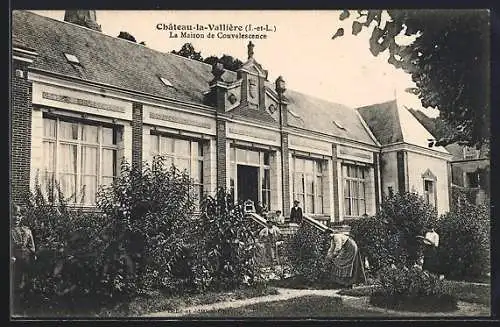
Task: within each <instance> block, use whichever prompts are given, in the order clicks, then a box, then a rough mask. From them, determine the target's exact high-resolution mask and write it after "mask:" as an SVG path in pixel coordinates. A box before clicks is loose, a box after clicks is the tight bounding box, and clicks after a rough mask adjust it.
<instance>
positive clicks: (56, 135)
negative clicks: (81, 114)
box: [41, 118, 121, 205]
mask: <svg viewBox="0 0 500 327" xmlns="http://www.w3.org/2000/svg"><path fill="white" fill-rule="evenodd" d="M43 129H44V131H43V175H42V181H41V182H42V184H44V185H48V184H47V183H52V182H53V181H57V182H58V183H59V185H60V187H61V191H62V192H63V194H64V195H65V196H66V197H69V196H72V199H71V201H72V202H73V203H76V202H78V203H80V201H82V202H83V204H87V205H93V204H95V195H96V192H97V189H98V186H99V185H109V184H111V183H112V182H113V180H114V178H115V177H116V175H117V150H118V147H117V144H118V143H119V142H121V130H120V129H118V128H116V127H112V126H107V125H98V124H95V125H94V124H86V123H82V122H79V121H71V120H63V119H59V118H44V119H43ZM49 195H50V194H49ZM50 196H52V195H50Z"/></svg>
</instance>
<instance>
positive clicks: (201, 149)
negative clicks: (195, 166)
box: [196, 142, 203, 157]
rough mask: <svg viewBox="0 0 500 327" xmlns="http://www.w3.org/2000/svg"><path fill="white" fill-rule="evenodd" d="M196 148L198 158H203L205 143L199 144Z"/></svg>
mask: <svg viewBox="0 0 500 327" xmlns="http://www.w3.org/2000/svg"><path fill="white" fill-rule="evenodd" d="M196 147H197V148H198V157H203V143H202V142H197V143H196Z"/></svg>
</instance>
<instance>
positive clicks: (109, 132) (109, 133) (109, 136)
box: [102, 127, 116, 145]
mask: <svg viewBox="0 0 500 327" xmlns="http://www.w3.org/2000/svg"><path fill="white" fill-rule="evenodd" d="M113 134H114V133H113V129H112V128H109V127H103V128H102V144H105V145H112V144H116V140H115V138H114V135H113Z"/></svg>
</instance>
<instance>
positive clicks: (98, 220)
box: [23, 182, 105, 304]
mask: <svg viewBox="0 0 500 327" xmlns="http://www.w3.org/2000/svg"><path fill="white" fill-rule="evenodd" d="M45 191H47V192H44V191H42V187H41V186H40V185H39V184H38V183H36V186H35V189H34V191H33V192H32V193H29V194H28V195H27V197H26V200H25V202H24V203H23V205H24V206H25V208H26V211H25V219H24V222H25V224H26V225H27V226H28V227H29V228H30V229H31V231H32V233H33V238H34V242H35V247H36V255H37V258H38V259H37V261H35V262H34V263H33V265H32V268H33V269H32V270H31V271H30V276H29V279H30V281H31V282H30V283H29V285H28V287H27V288H26V292H25V294H24V295H26V296H27V297H28V299H31V301H30V302H31V304H33V303H37V302H41V301H42V299H43V300H44V301H49V302H52V303H54V304H55V301H56V300H57V299H60V300H63V301H65V302H67V301H68V300H71V299H72V298H73V297H75V296H85V295H87V294H90V293H93V294H95V293H98V291H99V290H100V286H101V284H100V280H101V278H102V269H101V266H99V265H98V264H96V262H99V260H100V257H101V256H102V252H103V249H104V246H105V240H103V239H102V237H101V234H100V231H101V230H102V228H103V226H104V220H103V216H102V215H99V214H95V213H85V212H83V211H82V210H81V209H75V208H72V207H70V206H69V205H68V202H67V199H66V198H65V197H64V195H63V193H62V192H61V189H60V187H59V185H58V184H57V183H55V182H54V183H51V184H50V185H49V186H48V187H47V189H46V190H45ZM44 194H51V195H52V196H51V197H50V198H49V199H47V197H45V196H44ZM82 271H84V272H85V274H82Z"/></svg>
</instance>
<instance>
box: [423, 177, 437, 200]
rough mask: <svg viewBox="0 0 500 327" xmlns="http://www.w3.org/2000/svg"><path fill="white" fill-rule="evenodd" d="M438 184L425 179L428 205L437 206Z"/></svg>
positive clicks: (425, 196) (425, 193)
mask: <svg viewBox="0 0 500 327" xmlns="http://www.w3.org/2000/svg"><path fill="white" fill-rule="evenodd" d="M435 185H436V183H435V182H434V181H433V180H429V179H424V198H425V202H426V203H427V204H430V205H433V206H436V189H435Z"/></svg>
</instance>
